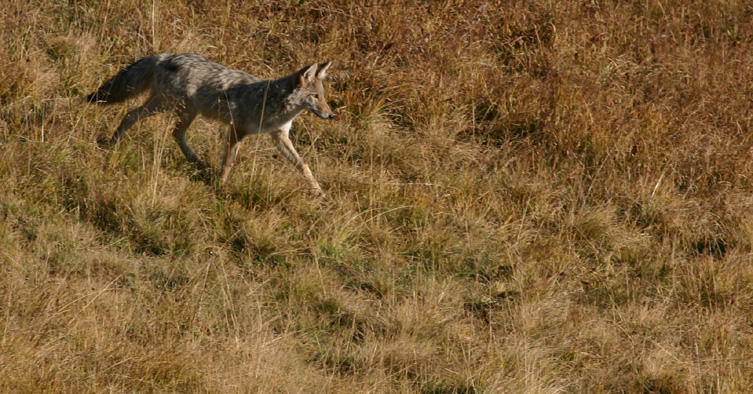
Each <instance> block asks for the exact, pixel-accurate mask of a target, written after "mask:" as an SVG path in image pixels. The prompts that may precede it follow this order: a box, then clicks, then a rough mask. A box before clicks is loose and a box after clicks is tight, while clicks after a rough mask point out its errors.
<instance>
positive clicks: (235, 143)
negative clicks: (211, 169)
mask: <svg viewBox="0 0 753 394" xmlns="http://www.w3.org/2000/svg"><path fill="white" fill-rule="evenodd" d="M227 134H228V135H227V144H226V145H225V158H224V159H222V174H221V175H220V183H221V184H222V185H224V184H225V182H227V177H228V176H229V175H230V169H231V168H233V163H234V162H235V157H236V156H237V155H238V148H240V147H241V141H240V138H238V131H236V130H235V128H234V127H233V126H231V127H230V130H228V132H227Z"/></svg>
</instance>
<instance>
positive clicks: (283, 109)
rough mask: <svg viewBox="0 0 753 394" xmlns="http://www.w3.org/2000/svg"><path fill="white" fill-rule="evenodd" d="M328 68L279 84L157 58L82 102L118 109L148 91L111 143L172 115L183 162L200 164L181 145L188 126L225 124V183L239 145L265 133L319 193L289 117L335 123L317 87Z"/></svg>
mask: <svg viewBox="0 0 753 394" xmlns="http://www.w3.org/2000/svg"><path fill="white" fill-rule="evenodd" d="M330 64H331V62H329V63H324V64H321V65H317V64H313V65H311V66H308V67H304V68H302V69H300V70H298V71H296V72H294V73H292V74H290V75H288V76H285V77H282V78H279V79H274V80H263V79H260V78H257V77H254V76H251V75H249V74H247V73H245V72H243V71H239V70H234V69H231V68H228V67H225V66H222V65H220V64H217V63H214V62H212V61H209V60H207V59H206V58H204V57H202V56H199V55H195V54H181V55H169V54H166V53H161V54H157V55H153V56H149V57H145V58H143V59H141V60H139V61H137V62H135V63H133V64H132V65H130V66H128V67H127V68H125V69H124V70H122V71H120V72H119V73H118V74H117V75H115V77H113V78H112V79H110V80H109V81H107V82H105V83H104V84H103V85H102V86H101V87H100V88H99V89H97V91H96V92H94V93H92V94H90V95H88V96H87V100H88V101H89V102H96V103H100V104H111V103H119V102H122V101H125V100H126V99H128V98H131V97H135V96H138V95H139V94H141V93H143V92H144V91H146V90H150V91H151V94H150V96H149V98H148V99H147V100H146V102H145V103H144V104H143V105H142V106H141V107H139V108H137V109H135V110H133V111H130V112H129V113H128V114H127V115H126V116H125V118H124V119H123V121H122V122H121V124H120V126H119V127H118V129H117V130H116V132H115V134H114V135H113V137H112V140H111V142H112V143H115V142H117V141H118V140H120V139H121V138H122V137H123V134H124V133H125V132H126V131H127V130H128V129H129V128H130V127H131V126H133V124H134V123H136V122H137V121H138V120H140V119H142V118H145V117H148V116H151V115H153V114H156V113H159V112H163V111H166V110H171V111H174V112H175V114H176V115H177V116H178V122H177V124H176V126H175V129H174V130H173V136H174V137H175V139H176V141H177V142H178V145H179V146H180V148H181V150H182V151H183V153H184V154H185V155H186V157H187V158H188V159H189V160H191V161H195V162H198V163H199V164H200V165H202V164H201V162H200V161H199V160H198V157H197V156H196V154H195V153H194V152H193V150H191V148H190V147H189V146H188V145H187V143H186V139H185V132H186V129H187V128H188V126H189V125H190V124H191V122H192V121H193V119H194V118H195V117H196V116H197V115H199V114H201V115H202V116H204V117H207V118H210V119H216V120H219V121H221V122H223V123H226V124H229V125H230V126H231V130H230V132H229V133H228V134H229V136H228V142H227V146H226V152H225V158H224V160H223V168H222V179H221V180H222V182H223V183H224V182H225V181H226V179H227V176H228V174H229V171H230V168H231V166H232V164H233V161H234V160H235V156H236V153H237V151H238V143H239V142H240V140H241V139H243V138H244V137H245V136H246V135H249V134H257V133H271V135H272V140H273V142H274V143H275V145H276V146H277V147H278V149H279V150H280V151H281V152H282V154H283V156H284V157H286V158H287V159H288V160H290V161H291V162H292V163H293V164H295V166H296V167H297V168H298V169H299V170H300V171H302V172H303V174H304V176H306V178H307V180H308V181H309V183H310V184H311V187H312V189H313V190H314V192H315V193H316V194H322V192H321V188H320V187H319V184H318V183H317V182H316V180H315V179H314V177H313V176H312V175H311V171H310V170H309V168H308V166H307V165H306V163H305V162H303V160H302V159H301V158H300V156H299V155H298V153H297V152H296V151H295V148H293V146H292V144H291V143H290V140H289V138H288V132H289V130H290V126H291V124H292V121H293V119H295V118H296V117H297V116H298V115H300V114H301V112H303V111H304V110H310V111H312V112H313V113H315V114H316V115H317V116H319V117H321V118H323V119H332V118H334V117H335V115H334V114H333V113H332V110H331V108H330V107H329V105H328V104H327V102H326V98H325V92H324V86H323V85H322V80H323V79H324V77H325V75H326V70H327V68H328V67H329V65H330ZM202 166H203V165H202Z"/></svg>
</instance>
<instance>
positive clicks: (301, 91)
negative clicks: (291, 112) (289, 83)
mask: <svg viewBox="0 0 753 394" xmlns="http://www.w3.org/2000/svg"><path fill="white" fill-rule="evenodd" d="M330 64H332V62H327V63H322V64H313V65H311V66H309V67H304V68H302V69H301V70H300V71H298V73H297V78H296V85H297V86H296V88H295V91H294V93H293V95H292V96H293V97H295V102H294V103H293V104H294V105H297V106H299V107H300V108H302V109H307V110H309V111H311V112H313V113H315V114H316V115H317V116H318V117H320V118H322V119H333V118H334V117H335V114H334V113H332V108H330V107H329V104H327V98H326V96H325V95H324V85H322V80H324V77H326V76H327V69H328V68H329V66H330Z"/></svg>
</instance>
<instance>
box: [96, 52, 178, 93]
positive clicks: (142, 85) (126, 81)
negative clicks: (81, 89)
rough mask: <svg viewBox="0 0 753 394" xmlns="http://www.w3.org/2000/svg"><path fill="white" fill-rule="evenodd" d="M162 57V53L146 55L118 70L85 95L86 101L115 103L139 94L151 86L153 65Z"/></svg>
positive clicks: (163, 56)
mask: <svg viewBox="0 0 753 394" xmlns="http://www.w3.org/2000/svg"><path fill="white" fill-rule="evenodd" d="M164 58H165V54H163V53H161V54H158V55H153V56H148V57H145V58H143V59H141V60H139V61H137V62H136V63H133V64H131V65H130V66H128V67H126V68H124V69H122V70H120V72H118V73H117V74H115V76H114V77H112V78H110V79H109V80H108V81H107V82H105V83H104V84H102V86H101V87H100V88H99V89H97V91H96V92H94V93H92V94H89V95H87V96H86V101H88V102H90V103H97V104H115V103H122V102H123V101H126V100H128V99H129V98H132V97H136V96H138V95H140V94H141V93H143V92H145V91H146V90H147V89H149V88H150V87H151V85H152V80H153V79H154V70H155V67H156V66H157V63H158V62H160V61H161V60H163V59H164Z"/></svg>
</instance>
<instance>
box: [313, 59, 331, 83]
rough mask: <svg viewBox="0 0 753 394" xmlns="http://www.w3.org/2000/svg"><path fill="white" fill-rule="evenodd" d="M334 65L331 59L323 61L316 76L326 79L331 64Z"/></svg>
mask: <svg viewBox="0 0 753 394" xmlns="http://www.w3.org/2000/svg"><path fill="white" fill-rule="evenodd" d="M331 65H332V62H331V61H329V62H327V63H322V64H320V65H319V71H317V72H316V77H317V78H319V79H324V77H326V76H327V69H328V68H329V66H331Z"/></svg>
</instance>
